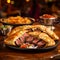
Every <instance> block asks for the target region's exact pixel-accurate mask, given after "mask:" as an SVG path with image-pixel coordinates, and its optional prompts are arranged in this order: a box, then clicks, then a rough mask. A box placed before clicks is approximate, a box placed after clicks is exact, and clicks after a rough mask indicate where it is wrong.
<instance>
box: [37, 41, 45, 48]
mask: <svg viewBox="0 0 60 60" xmlns="http://www.w3.org/2000/svg"><path fill="white" fill-rule="evenodd" d="M45 44H46V42H45V41H39V42H38V43H37V46H38V47H43V46H44V45H45Z"/></svg>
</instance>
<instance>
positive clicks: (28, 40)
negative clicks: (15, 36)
mask: <svg viewBox="0 0 60 60" xmlns="http://www.w3.org/2000/svg"><path fill="white" fill-rule="evenodd" d="M33 39H34V37H33V36H29V37H27V38H26V42H29V43H31V42H32V41H33Z"/></svg>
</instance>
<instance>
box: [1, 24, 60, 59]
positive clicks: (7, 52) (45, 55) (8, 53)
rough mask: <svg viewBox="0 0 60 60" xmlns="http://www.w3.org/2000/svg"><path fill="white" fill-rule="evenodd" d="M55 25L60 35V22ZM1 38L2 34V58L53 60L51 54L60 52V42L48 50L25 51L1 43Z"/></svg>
mask: <svg viewBox="0 0 60 60" xmlns="http://www.w3.org/2000/svg"><path fill="white" fill-rule="evenodd" d="M55 27H56V29H55V32H56V34H57V35H58V36H59V37H60V24H58V25H56V26H55ZM1 39H2V37H1V36H0V60H53V58H52V57H51V56H53V55H57V54H60V44H59V45H58V47H57V48H56V49H54V50H51V51H48V52H37V53H32V52H31V53H24V52H21V51H16V50H12V49H9V48H7V47H5V46H4V45H2V44H1V43H2V41H1ZM33 52H34V51H33ZM55 59H56V58H55Z"/></svg>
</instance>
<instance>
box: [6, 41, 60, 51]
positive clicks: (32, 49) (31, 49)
mask: <svg viewBox="0 0 60 60" xmlns="http://www.w3.org/2000/svg"><path fill="white" fill-rule="evenodd" d="M55 42H56V45H54V46H51V47H46V48H19V47H15V46H8V45H6V46H7V47H8V48H10V49H14V50H19V51H25V52H28V51H36V52H44V51H49V50H53V49H55V48H56V47H57V46H58V44H59V43H60V42H59V40H56V41H55Z"/></svg>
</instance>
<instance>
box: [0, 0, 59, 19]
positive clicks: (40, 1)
mask: <svg viewBox="0 0 60 60" xmlns="http://www.w3.org/2000/svg"><path fill="white" fill-rule="evenodd" d="M43 14H52V15H55V16H59V17H60V0H0V18H2V17H9V16H17V15H20V16H26V17H32V18H35V19H37V18H38V17H39V16H41V15H43Z"/></svg>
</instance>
